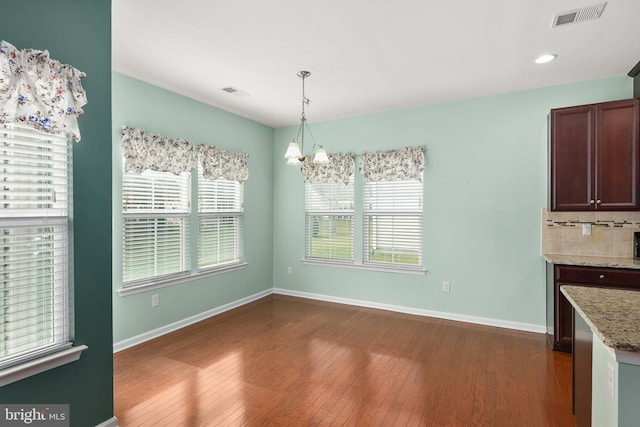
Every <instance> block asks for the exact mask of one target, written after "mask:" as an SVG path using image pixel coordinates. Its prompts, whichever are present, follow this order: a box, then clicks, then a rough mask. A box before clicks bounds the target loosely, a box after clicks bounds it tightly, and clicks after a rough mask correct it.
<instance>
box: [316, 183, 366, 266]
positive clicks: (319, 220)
mask: <svg viewBox="0 0 640 427" xmlns="http://www.w3.org/2000/svg"><path fill="white" fill-rule="evenodd" d="M353 187H354V185H353V175H351V177H350V180H349V183H348V184H346V185H345V184H344V183H320V184H312V183H307V184H306V219H305V222H306V251H305V258H306V259H310V260H326V261H334V262H353V193H354V192H353Z"/></svg>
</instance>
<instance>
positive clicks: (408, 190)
mask: <svg viewBox="0 0 640 427" xmlns="http://www.w3.org/2000/svg"><path fill="white" fill-rule="evenodd" d="M422 194H423V191H422V180H401V181H378V182H366V183H365V184H364V262H365V263H367V264H386V265H391V266H399V267H404V268H407V267H408V268H411V267H416V268H420V267H421V266H422Z"/></svg>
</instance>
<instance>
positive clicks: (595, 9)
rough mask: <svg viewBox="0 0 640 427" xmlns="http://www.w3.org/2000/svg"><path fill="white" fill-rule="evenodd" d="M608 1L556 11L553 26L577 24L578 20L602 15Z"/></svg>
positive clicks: (581, 20)
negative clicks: (560, 11)
mask: <svg viewBox="0 0 640 427" xmlns="http://www.w3.org/2000/svg"><path fill="white" fill-rule="evenodd" d="M606 5H607V3H600V4H596V5H593V6H587V7H583V8H581V9H574V10H569V11H567V12H562V13H556V15H555V16H554V17H553V23H552V24H551V28H555V27H562V26H564V25H567V24H577V23H578V22H584V21H590V20H592V19H597V18H600V16H602V12H603V11H604V7H605V6H606Z"/></svg>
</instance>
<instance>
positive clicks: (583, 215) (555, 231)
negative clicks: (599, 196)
mask: <svg viewBox="0 0 640 427" xmlns="http://www.w3.org/2000/svg"><path fill="white" fill-rule="evenodd" d="M583 224H590V225H591V234H590V235H584V234H583ZM635 231H640V212H551V211H549V210H548V209H547V208H544V209H542V253H546V254H560V255H585V256H602V257H621V258H632V257H633V233H634V232H635Z"/></svg>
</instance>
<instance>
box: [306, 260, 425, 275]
mask: <svg viewBox="0 0 640 427" xmlns="http://www.w3.org/2000/svg"><path fill="white" fill-rule="evenodd" d="M302 263H303V264H308V265H320V266H324V267H338V268H349V269H352V270H367V271H380V272H385V273H399V274H413V275H417V276H424V275H425V274H427V270H425V269H424V268H402V267H386V266H383V265H372V264H351V263H344V262H331V261H317V260H309V259H303V260H302Z"/></svg>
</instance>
